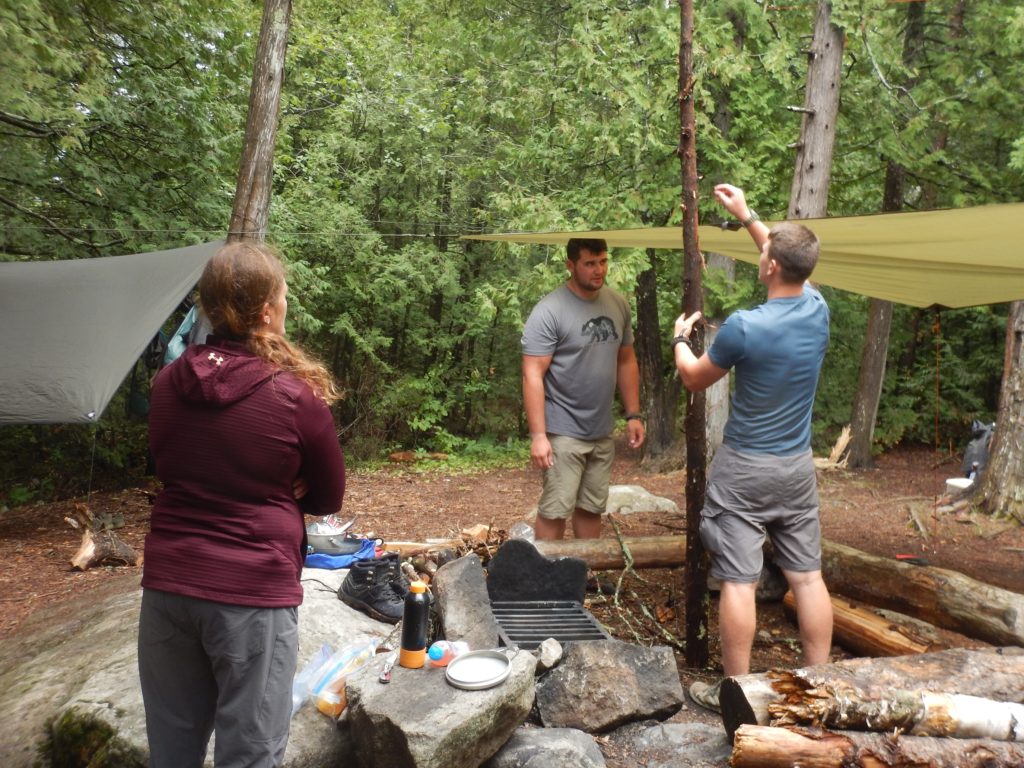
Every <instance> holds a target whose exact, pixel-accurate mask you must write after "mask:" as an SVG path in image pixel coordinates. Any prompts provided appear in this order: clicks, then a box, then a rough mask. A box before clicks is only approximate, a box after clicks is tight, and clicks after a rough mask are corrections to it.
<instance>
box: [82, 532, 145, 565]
mask: <svg viewBox="0 0 1024 768" xmlns="http://www.w3.org/2000/svg"><path fill="white" fill-rule="evenodd" d="M138 564H139V555H138V554H137V553H136V552H135V550H134V549H132V548H131V547H130V546H129V545H128V544H126V543H125V542H124V541H122V540H121V538H120V537H119V536H118V535H117V534H116V533H114V532H113V531H106V530H104V531H92V530H86V531H85V532H84V533H83V534H82V543H81V544H80V545H79V547H78V551H77V552H75V554H74V556H73V557H72V558H71V567H72V568H75V569H77V570H79V571H85V570H88V569H89V568H96V567H97V566H104V565H107V566H124V565H138Z"/></svg>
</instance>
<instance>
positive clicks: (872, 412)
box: [846, 299, 892, 469]
mask: <svg viewBox="0 0 1024 768" xmlns="http://www.w3.org/2000/svg"><path fill="white" fill-rule="evenodd" d="M891 328H892V302H891V301H885V300H883V299H871V301H869V302H868V327H867V330H866V331H865V333H864V347H863V349H862V351H861V356H860V374H859V376H858V378H857V391H856V393H855V394H854V397H853V415H852V417H851V418H850V447H849V453H848V455H847V461H846V466H848V467H849V468H850V469H863V468H867V467H873V466H874V464H875V459H874V456H872V446H873V445H874V434H875V419H876V418H877V417H878V403H879V401H880V400H881V398H882V383H883V381H884V380H885V359H886V357H887V355H888V354H889V331H890V329H891Z"/></svg>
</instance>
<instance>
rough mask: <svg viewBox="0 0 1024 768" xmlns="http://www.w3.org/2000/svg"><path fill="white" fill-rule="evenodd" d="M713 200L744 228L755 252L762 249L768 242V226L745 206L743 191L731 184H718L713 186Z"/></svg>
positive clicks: (745, 198) (745, 199)
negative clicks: (751, 240)
mask: <svg viewBox="0 0 1024 768" xmlns="http://www.w3.org/2000/svg"><path fill="white" fill-rule="evenodd" d="M715 199H716V200H717V201H718V202H719V203H720V204H721V205H722V207H723V208H725V210H727V211H728V212H729V213H731V214H732V215H733V216H735V217H736V218H737V219H738V220H739V221H740V223H741V224H743V226H744V227H746V230H747V232H749V233H750V237H751V238H752V239H753V241H754V245H756V246H757V250H758V251H760V250H761V249H762V248H764V244H765V243H766V242H768V225H767V224H765V223H764V222H763V221H761V219H760V218H759V217H758V215H757V214H756V213H755V212H754V211H753V210H752V209H751V208H750V206H749V205H747V197H746V195H744V194H743V190H742V189H740V188H739V187H734V186H733V185H732V184H718V185H716V186H715Z"/></svg>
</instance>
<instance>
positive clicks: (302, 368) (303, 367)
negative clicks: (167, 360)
mask: <svg viewBox="0 0 1024 768" xmlns="http://www.w3.org/2000/svg"><path fill="white" fill-rule="evenodd" d="M285 287H286V281H285V268H284V263H283V262H282V261H281V258H280V256H278V254H277V253H276V252H275V251H274V250H273V249H272V248H271V247H270V246H268V245H266V244H264V243H255V242H250V241H242V242H235V243H228V244H227V245H225V246H224V247H223V248H221V249H219V250H218V251H217V252H216V253H215V254H214V255H213V256H212V257H211V258H210V260H209V261H208V262H207V264H206V268H205V269H204V270H203V275H202V277H200V278H199V305H200V307H201V308H202V310H203V312H204V313H205V315H206V317H207V319H208V320H209V321H210V325H211V326H212V327H213V332H214V334H216V335H217V336H222V337H224V338H227V339H232V340H234V341H240V342H242V343H243V344H245V346H246V347H247V348H248V349H249V351H250V352H252V353H253V354H254V355H256V356H257V357H260V358H262V359H263V360H265V361H267V363H269V364H270V365H271V366H273V367H274V368H277V369H279V370H281V371H287V372H288V373H291V374H294V375H295V376H297V377H298V378H300V379H302V380H303V381H304V382H306V383H307V384H308V385H309V386H310V387H311V388H312V390H313V392H315V393H316V395H317V397H319V398H320V399H322V400H323V401H324V402H325V403H327V404H328V405H330V404H332V403H334V402H337V401H338V400H339V399H340V398H341V392H340V391H339V389H338V386H337V384H335V382H334V377H333V376H332V375H331V373H330V371H328V370H327V367H326V366H325V365H324V364H323V363H321V362H320V361H318V360H315V359H314V358H312V357H310V356H309V355H308V354H306V353H305V352H304V351H303V350H302V349H300V348H299V347H297V346H296V345H294V344H292V343H291V342H289V341H288V339H286V338H285V337H284V336H282V335H280V334H277V333H274V332H273V331H271V330H270V328H269V326H268V325H267V324H266V323H265V322H264V320H263V314H264V306H265V305H266V304H268V303H272V302H273V301H274V300H275V299H277V298H278V297H279V296H280V295H281V293H282V292H283V291H284V290H285Z"/></svg>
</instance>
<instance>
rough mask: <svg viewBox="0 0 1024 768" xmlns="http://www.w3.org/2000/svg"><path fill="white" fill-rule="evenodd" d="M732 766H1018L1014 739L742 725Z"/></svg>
mask: <svg viewBox="0 0 1024 768" xmlns="http://www.w3.org/2000/svg"><path fill="white" fill-rule="evenodd" d="M729 764H730V765H731V766H733V768H796V766H800V768H856V767H857V766H861V767H862V768H1019V766H1021V765H1024V748H1022V747H1021V745H1019V744H1010V743H1006V742H999V741H988V740H982V739H945V738H935V737H930V736H894V735H891V734H881V733H857V732H855V731H852V732H851V731H842V732H838V733H831V732H827V731H817V730H810V729H796V730H790V729H787V728H769V727H766V726H759V725H744V726H742V727H741V728H740V729H739V730H738V731H737V732H736V740H735V743H734V744H733V751H732V758H731V760H730V763H729Z"/></svg>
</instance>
